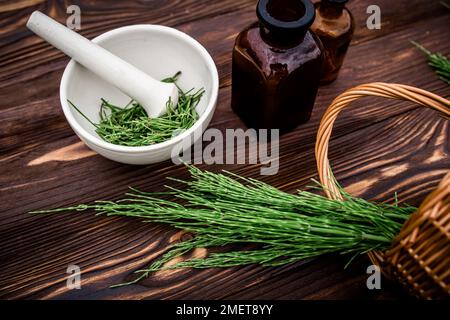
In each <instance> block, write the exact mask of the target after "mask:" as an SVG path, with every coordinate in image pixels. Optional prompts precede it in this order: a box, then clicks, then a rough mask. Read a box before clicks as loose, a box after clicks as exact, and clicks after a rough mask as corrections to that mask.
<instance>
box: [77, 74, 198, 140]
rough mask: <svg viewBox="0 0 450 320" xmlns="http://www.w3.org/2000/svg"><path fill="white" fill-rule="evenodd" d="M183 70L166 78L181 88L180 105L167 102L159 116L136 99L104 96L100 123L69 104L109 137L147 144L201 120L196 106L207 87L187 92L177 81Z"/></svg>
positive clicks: (100, 134)
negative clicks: (116, 100)
mask: <svg viewBox="0 0 450 320" xmlns="http://www.w3.org/2000/svg"><path fill="white" fill-rule="evenodd" d="M180 75H181V72H177V73H176V74H175V75H174V76H173V77H169V78H166V79H163V80H162V81H163V82H171V83H174V84H175V85H176V86H177V88H178V91H179V98H178V103H177V106H176V107H175V106H174V105H173V103H172V101H170V100H169V101H168V102H167V105H166V107H167V112H166V113H165V114H164V115H162V116H161V117H158V118H149V117H148V115H147V113H146V111H145V109H144V108H143V107H142V106H141V105H139V103H137V102H136V101H134V100H131V101H130V102H129V103H128V104H127V105H126V106H125V107H119V106H116V105H113V104H111V103H110V102H109V101H107V100H106V99H104V98H102V99H101V105H100V111H99V117H100V122H99V123H98V124H96V123H94V122H93V121H92V120H90V119H89V118H88V117H87V116H86V115H84V114H83V113H82V112H81V111H80V110H79V108H77V107H76V106H75V105H74V104H73V103H72V102H71V101H68V102H69V104H70V105H71V106H72V107H73V108H74V109H75V110H77V111H78V112H79V113H80V114H81V115H82V116H83V117H84V118H85V119H87V120H88V121H89V123H91V124H92V125H93V126H95V132H96V133H97V134H98V135H99V136H100V137H101V138H102V139H103V140H105V141H107V142H110V143H113V144H118V145H123V146H133V147H134V146H146V145H151V144H155V143H160V142H163V141H166V140H169V139H170V138H172V137H174V136H176V135H178V134H180V133H181V132H183V131H184V130H186V129H189V128H190V127H192V126H193V125H194V123H195V122H196V121H197V120H198V117H199V116H198V114H197V112H196V110H195V108H196V107H197V105H198V103H199V102H200V99H201V98H202V96H203V93H204V90H203V89H200V90H197V91H194V90H193V89H191V90H189V91H186V92H184V91H183V90H182V89H181V88H180V87H179V86H178V85H177V83H176V81H177V80H178V78H179V76H180Z"/></svg>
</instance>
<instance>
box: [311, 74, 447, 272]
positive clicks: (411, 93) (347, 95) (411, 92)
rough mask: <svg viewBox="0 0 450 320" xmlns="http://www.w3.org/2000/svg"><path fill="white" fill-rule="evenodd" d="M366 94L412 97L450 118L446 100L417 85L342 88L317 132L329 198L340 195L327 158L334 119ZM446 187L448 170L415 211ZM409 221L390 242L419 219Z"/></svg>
mask: <svg viewBox="0 0 450 320" xmlns="http://www.w3.org/2000/svg"><path fill="white" fill-rule="evenodd" d="M369 96H374V97H383V98H388V99H396V100H405V101H411V102H414V103H416V104H419V105H421V106H423V107H426V108H429V109H432V110H435V111H437V112H439V113H440V115H441V116H442V117H444V118H445V119H447V120H449V119H450V101H449V100H447V99H445V98H443V97H441V96H438V95H436V94H434V93H431V92H429V91H426V90H423V89H419V88H416V87H412V86H408V85H403V84H396V83H384V82H373V83H367V84H362V85H359V86H356V87H353V88H350V89H348V90H346V91H344V92H343V93H342V94H340V95H339V96H337V97H336V98H335V99H334V100H333V101H332V103H331V104H330V106H329V107H328V108H327V110H326V111H325V113H324V114H323V116H322V119H321V122H320V126H319V130H318V132H317V139H316V146H315V155H316V164H317V171H318V173H319V179H320V182H321V183H322V185H323V186H324V187H325V188H324V189H325V190H324V192H325V194H326V196H327V197H328V198H330V199H337V200H342V199H343V195H342V194H341V192H340V190H339V188H338V182H337V180H336V179H335V178H334V175H333V171H332V169H331V166H330V163H329V159H328V148H329V141H330V137H331V133H332V129H333V125H334V122H335V121H336V119H337V116H338V115H339V113H340V112H341V111H342V110H344V109H345V108H347V107H348V106H349V105H350V104H351V102H353V101H355V100H358V99H360V98H364V97H369ZM449 189H450V170H449V172H448V174H447V175H445V176H444V178H443V179H442V181H441V183H440V184H439V186H438V188H437V190H436V191H435V192H433V193H431V194H430V195H429V196H428V197H427V198H426V199H425V200H424V202H423V203H422V205H421V207H420V209H419V210H418V211H417V213H416V214H419V215H420V213H421V212H423V209H424V207H427V206H430V205H433V204H435V203H436V201H442V197H443V195H444V194H445V192H446V191H447V192H448V190H449ZM439 195H440V196H441V198H439V197H438V196H439ZM410 221H412V219H411V218H410V219H409V220H408V221H407V222H406V223H405V225H404V228H402V230H401V232H400V233H399V235H398V236H397V237H396V238H395V239H394V241H393V245H395V243H396V242H399V241H401V240H402V238H403V237H404V236H406V235H407V234H409V233H410V232H411V230H412V229H414V228H415V227H416V226H417V224H420V220H416V221H415V222H414V224H410V223H409V222H410ZM405 228H406V229H405ZM368 255H369V258H370V259H371V261H372V262H373V263H374V264H376V265H378V266H382V265H383V262H384V259H385V256H384V253H383V252H379V251H372V252H369V253H368ZM382 270H383V269H382Z"/></svg>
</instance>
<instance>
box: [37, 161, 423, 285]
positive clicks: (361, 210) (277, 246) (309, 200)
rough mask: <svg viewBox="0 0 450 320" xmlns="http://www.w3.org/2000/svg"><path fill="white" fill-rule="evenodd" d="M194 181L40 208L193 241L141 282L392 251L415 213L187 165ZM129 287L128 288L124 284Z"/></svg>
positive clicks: (153, 267) (176, 248) (177, 246)
mask: <svg viewBox="0 0 450 320" xmlns="http://www.w3.org/2000/svg"><path fill="white" fill-rule="evenodd" d="M189 171H190V174H191V177H192V179H191V180H189V181H183V180H177V179H173V180H175V181H177V182H178V183H182V184H184V187H182V188H173V187H168V189H169V192H168V193H166V195H172V196H173V197H175V200H176V201H172V200H167V199H166V198H161V194H152V193H146V192H142V191H139V190H136V189H132V192H130V193H128V194H126V197H125V199H123V200H119V201H116V202H112V201H98V202H96V203H94V204H91V205H79V206H75V207H70V208H62V209H55V210H47V211H40V212H37V213H55V212H62V211H85V210H88V209H93V210H95V211H96V212H97V213H98V214H106V215H110V216H128V217H134V218H141V219H143V220H144V221H153V222H159V223H165V224H169V225H172V226H174V227H176V228H179V229H182V230H184V231H186V232H190V233H193V234H194V235H195V236H194V238H192V239H191V240H187V241H184V242H181V243H177V244H175V245H173V246H172V248H171V250H170V251H169V252H168V253H166V254H165V255H163V256H162V257H161V258H160V259H159V260H157V261H156V262H154V263H153V264H151V265H150V266H149V267H148V268H146V269H143V270H138V271H136V273H137V274H139V276H138V277H137V278H136V279H135V280H133V281H132V282H129V283H126V284H130V283H135V282H138V281H139V280H141V279H143V278H145V277H147V276H148V275H149V274H150V273H151V272H154V271H158V270H162V269H175V268H182V267H193V268H213V267H231V266H240V265H246V264H261V265H265V266H278V265H282V264H287V263H292V262H295V261H298V260H302V259H306V258H311V257H315V256H318V255H322V254H327V253H340V254H350V255H351V256H352V257H355V256H357V255H359V254H363V253H366V252H368V251H371V250H382V249H386V248H388V247H389V245H390V243H391V242H392V240H393V239H394V237H395V236H396V235H397V234H398V232H399V231H400V229H401V227H402V225H403V223H404V221H405V220H406V219H407V218H408V217H409V216H410V214H411V213H412V212H414V211H415V210H416V209H415V208H413V207H410V206H406V205H405V206H398V205H396V204H395V205H390V204H377V203H371V202H368V201H366V200H363V199H359V198H354V197H352V196H351V195H349V194H347V193H345V191H344V190H341V192H342V193H343V195H344V197H345V200H344V201H338V200H331V199H328V198H326V197H324V196H321V195H318V194H315V193H311V192H307V191H301V192H299V193H298V194H289V193H285V192H283V191H280V190H278V189H277V188H275V187H272V186H270V185H268V184H266V183H263V182H261V181H258V180H254V179H246V178H242V177H240V176H237V175H235V174H232V173H229V172H226V173H224V174H217V173H212V172H208V171H202V170H200V169H198V168H196V167H194V166H190V167H189ZM237 243H240V244H253V245H254V246H256V247H255V248H254V249H253V250H231V251H230V250H229V251H225V252H214V253H211V254H209V256H207V257H205V258H193V259H189V260H185V261H181V262H178V263H175V264H167V263H168V262H169V261H171V260H172V259H174V258H176V257H179V256H181V255H183V254H186V253H188V252H190V251H191V250H193V249H196V248H210V247H218V246H219V247H221V246H226V245H230V244H237ZM122 285H123V284H122Z"/></svg>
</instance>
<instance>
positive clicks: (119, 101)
mask: <svg viewBox="0 0 450 320" xmlns="http://www.w3.org/2000/svg"><path fill="white" fill-rule="evenodd" d="M139 27H140V26H133V28H128V27H126V28H121V29H116V30H113V31H110V32H107V33H106V34H103V35H101V36H99V37H97V38H96V39H94V40H93V41H94V42H97V43H98V44H99V45H101V46H102V47H104V48H106V49H107V50H109V51H110V52H112V53H114V54H115V55H117V56H119V57H121V58H122V59H124V60H125V61H127V62H129V63H131V64H133V65H134V66H136V67H137V68H139V69H141V70H142V71H144V72H146V73H148V74H149V75H151V76H152V77H153V78H155V79H164V78H167V77H170V76H172V75H174V74H175V73H176V72H177V71H181V72H182V75H181V77H180V78H179V81H178V84H179V86H180V87H181V88H182V89H183V90H189V89H191V88H195V89H200V88H203V89H205V93H204V95H203V97H202V99H201V100H200V103H199V104H198V106H197V112H198V113H199V115H200V116H201V115H202V114H203V113H204V111H205V109H206V107H207V106H208V104H209V102H210V100H211V98H212V90H213V83H214V80H213V77H212V72H211V70H209V67H208V64H207V62H206V61H205V58H204V56H202V53H201V52H200V50H199V48H198V47H196V46H194V45H193V44H192V42H191V41H193V40H192V39H187V37H186V36H185V35H183V34H180V32H177V31H176V30H173V29H170V28H165V27H160V26H151V25H146V26H142V27H141V28H139ZM66 96H67V99H69V100H70V101H71V102H72V103H73V104H74V105H75V106H76V107H77V108H78V109H80V110H81V112H83V113H84V114H85V115H86V116H87V117H88V118H89V119H91V120H92V121H93V122H94V123H98V121H99V110H100V99H101V98H105V99H106V100H108V101H109V102H110V103H112V104H114V105H117V106H125V105H126V104H127V103H128V102H129V101H130V98H129V97H128V96H126V95H125V94H123V93H122V92H121V91H120V90H119V89H117V88H116V87H114V86H113V85H111V84H109V83H108V82H106V81H105V80H103V79H101V78H99V77H98V76H96V75H95V74H94V73H92V72H91V71H89V70H87V69H86V68H84V67H83V66H81V65H80V64H77V63H74V64H73V68H72V69H71V70H70V72H69V74H68V79H67V91H66ZM70 112H71V113H72V115H73V117H74V118H75V120H76V122H77V123H78V124H79V125H80V126H81V127H83V129H85V130H86V131H87V132H88V133H90V134H92V135H94V136H96V137H98V135H97V134H96V133H95V128H94V127H93V126H92V124H90V123H89V122H88V121H87V120H86V119H85V118H83V117H82V116H81V115H80V114H79V113H78V112H77V111H76V110H75V109H73V108H70Z"/></svg>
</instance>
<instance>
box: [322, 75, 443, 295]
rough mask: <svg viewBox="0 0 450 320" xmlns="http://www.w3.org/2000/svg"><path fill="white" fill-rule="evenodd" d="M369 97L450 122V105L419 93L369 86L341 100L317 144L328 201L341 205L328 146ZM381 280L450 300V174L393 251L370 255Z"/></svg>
mask: <svg viewBox="0 0 450 320" xmlns="http://www.w3.org/2000/svg"><path fill="white" fill-rule="evenodd" d="M366 96H378V97H384V98H390V99H398V100H408V101H412V102H415V103H418V104H420V105H422V106H424V107H427V108H430V109H434V110H436V111H438V112H440V113H441V114H442V115H443V117H444V118H446V119H449V117H450V101H449V100H447V99H444V98H442V97H440V96H437V95H435V94H433V93H430V92H428V91H425V90H421V89H418V88H414V87H410V86H406V85H401V84H388V83H370V84H365V85H361V86H358V87H355V88H352V89H349V90H347V91H345V92H344V93H342V94H341V95H339V96H338V97H337V98H336V99H334V101H333V102H332V103H331V105H330V106H329V107H328V109H327V111H326V112H325V114H324V115H323V118H322V120H321V123H320V128H319V131H318V133H317V141H316V150H315V152H316V161H317V169H318V171H319V176H320V181H321V183H322V184H323V185H324V186H325V187H326V189H328V190H327V191H326V194H327V196H328V197H329V198H334V199H342V195H341V193H340V192H339V189H338V188H337V183H336V181H335V180H334V179H329V177H333V174H332V171H331V168H330V164H329V161H328V143H329V139H330V136H331V131H332V128H333V124H334V121H335V120H336V118H337V116H338V114H339V112H341V111H342V110H343V109H344V108H346V107H347V106H348V105H349V104H350V103H351V102H352V101H354V100H357V99H359V98H362V97H366ZM369 257H370V259H371V261H372V262H373V263H374V264H376V265H378V266H379V267H380V268H381V270H382V272H383V274H384V275H385V276H387V277H388V278H391V279H396V280H397V281H399V282H400V283H401V284H403V285H404V286H405V287H406V288H407V289H408V290H409V291H410V292H411V293H412V294H413V295H415V296H417V297H419V298H424V299H448V298H450V171H449V172H448V173H447V174H446V175H445V176H444V178H443V179H442V181H441V182H440V184H439V185H438V187H437V189H436V190H435V191H433V192H432V193H431V194H430V195H428V197H427V198H426V199H425V200H424V201H423V203H422V205H421V206H420V207H419V209H418V211H417V212H416V213H414V214H413V215H412V216H411V217H410V219H409V220H408V221H407V222H406V223H405V224H404V225H403V227H402V230H401V231H400V233H399V235H398V236H397V237H396V238H395V239H394V241H393V243H392V245H391V247H390V249H389V250H387V251H385V252H370V253H369Z"/></svg>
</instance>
